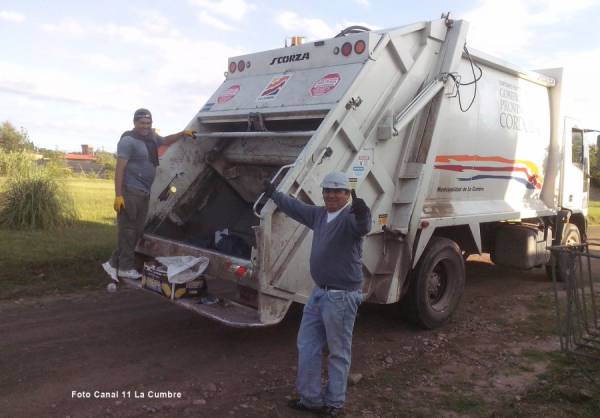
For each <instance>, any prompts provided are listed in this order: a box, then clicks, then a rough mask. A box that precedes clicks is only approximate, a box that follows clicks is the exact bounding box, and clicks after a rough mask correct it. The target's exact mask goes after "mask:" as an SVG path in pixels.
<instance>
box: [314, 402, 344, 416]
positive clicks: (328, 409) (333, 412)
mask: <svg viewBox="0 0 600 418" xmlns="http://www.w3.org/2000/svg"><path fill="white" fill-rule="evenodd" d="M342 416H344V409H343V408H336V407H335V406H328V405H326V406H324V407H323V408H321V410H320V411H319V418H337V417H342Z"/></svg>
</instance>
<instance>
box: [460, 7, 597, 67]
mask: <svg viewBox="0 0 600 418" xmlns="http://www.w3.org/2000/svg"><path fill="white" fill-rule="evenodd" d="M593 5H594V1H593V0H571V1H568V2H566V1H564V0H504V1H502V2H500V1H497V0H481V1H480V3H479V5H478V6H477V7H476V8H475V9H473V10H470V11H468V12H466V13H463V14H461V18H464V19H465V20H467V21H469V23H470V28H469V36H468V42H469V45H470V46H473V47H475V48H477V49H481V50H484V51H486V52H488V53H491V54H494V55H502V56H506V55H509V54H511V53H523V52H524V51H525V50H526V49H527V47H528V46H529V45H530V44H531V43H532V42H533V40H534V39H535V37H536V36H539V35H538V34H537V33H536V30H538V29H541V28H544V27H547V26H549V25H552V24H555V23H558V22H560V21H564V20H567V19H571V18H573V17H574V16H575V15H576V14H578V13H581V12H582V11H583V10H585V9H586V8H588V7H591V6H593ZM546 32H547V31H546ZM544 36H545V37H548V36H549V35H548V33H546V34H545V35H544Z"/></svg>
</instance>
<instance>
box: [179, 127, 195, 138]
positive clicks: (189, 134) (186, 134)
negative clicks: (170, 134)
mask: <svg viewBox="0 0 600 418" xmlns="http://www.w3.org/2000/svg"><path fill="white" fill-rule="evenodd" d="M195 133H196V131H192V130H191V129H186V130H185V131H183V132H182V135H183V136H184V137H187V138H191V137H193V136H194V134H195Z"/></svg>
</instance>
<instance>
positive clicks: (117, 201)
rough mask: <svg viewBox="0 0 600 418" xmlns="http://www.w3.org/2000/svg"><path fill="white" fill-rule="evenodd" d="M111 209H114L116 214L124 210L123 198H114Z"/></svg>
mask: <svg viewBox="0 0 600 418" xmlns="http://www.w3.org/2000/svg"><path fill="white" fill-rule="evenodd" d="M113 207H114V208H115V212H117V213H119V212H120V211H121V209H125V199H124V198H123V196H116V197H115V203H114V204H113Z"/></svg>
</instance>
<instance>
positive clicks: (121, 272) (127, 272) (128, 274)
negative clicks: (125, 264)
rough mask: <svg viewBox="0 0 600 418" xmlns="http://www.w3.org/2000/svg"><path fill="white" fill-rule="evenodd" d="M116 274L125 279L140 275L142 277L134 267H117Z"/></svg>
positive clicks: (135, 277) (137, 277)
mask: <svg viewBox="0 0 600 418" xmlns="http://www.w3.org/2000/svg"><path fill="white" fill-rule="evenodd" d="M117 276H119V277H124V278H126V279H134V280H135V279H139V278H140V277H142V275H141V274H140V273H139V272H138V271H137V270H136V269H131V270H121V269H119V272H118V273H117Z"/></svg>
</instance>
